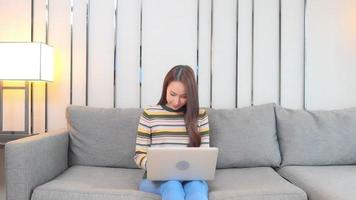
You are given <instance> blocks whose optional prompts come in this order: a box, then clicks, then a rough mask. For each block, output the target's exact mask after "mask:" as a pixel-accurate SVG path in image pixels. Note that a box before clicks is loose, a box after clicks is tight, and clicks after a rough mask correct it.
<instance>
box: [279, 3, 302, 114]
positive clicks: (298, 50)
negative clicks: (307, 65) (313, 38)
mask: <svg viewBox="0 0 356 200" xmlns="http://www.w3.org/2000/svg"><path fill="white" fill-rule="evenodd" d="M281 28H282V35H281V42H282V44H281V46H282V51H281V105H282V106H284V107H288V108H296V109H302V108H303V106H304V62H303V59H304V58H303V57H304V0H283V1H282V26H281Z"/></svg>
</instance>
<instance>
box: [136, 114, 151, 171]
mask: <svg viewBox="0 0 356 200" xmlns="http://www.w3.org/2000/svg"><path fill="white" fill-rule="evenodd" d="M149 146H151V119H150V116H149V115H148V114H147V110H144V111H143V113H142V115H141V117H140V121H139V123H138V128H137V137H136V150H135V156H134V160H135V163H136V165H137V166H138V167H140V168H142V169H145V170H146V162H147V148H148V147H149Z"/></svg>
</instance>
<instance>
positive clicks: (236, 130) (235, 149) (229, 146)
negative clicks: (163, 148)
mask: <svg viewBox="0 0 356 200" xmlns="http://www.w3.org/2000/svg"><path fill="white" fill-rule="evenodd" d="M274 107H275V104H265V105H259V106H253V107H246V108H239V109H211V110H209V125H210V146H214V147H218V148H219V156H218V162H217V167H218V168H231V167H262V166H273V167H277V166H279V165H280V162H281V156H280V152H279V145H278V141H277V135H276V121H275V114H274Z"/></svg>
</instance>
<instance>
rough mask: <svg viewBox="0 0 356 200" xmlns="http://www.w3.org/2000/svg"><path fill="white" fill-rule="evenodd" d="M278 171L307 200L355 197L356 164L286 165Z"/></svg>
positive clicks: (351, 199)
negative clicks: (302, 192) (304, 194)
mask: <svg viewBox="0 0 356 200" xmlns="http://www.w3.org/2000/svg"><path fill="white" fill-rule="evenodd" d="M278 172H279V173H280V174H281V175H282V176H283V177H285V178H286V179H288V180H289V181H291V182H292V183H293V184H295V185H297V186H298V187H300V188H302V189H303V190H304V191H305V192H306V193H307V195H308V198H309V200H335V199H337V200H354V199H356V166H286V167H283V168H282V169H280V170H279V171H278Z"/></svg>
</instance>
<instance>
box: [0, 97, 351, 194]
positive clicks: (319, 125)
mask: <svg viewBox="0 0 356 200" xmlns="http://www.w3.org/2000/svg"><path fill="white" fill-rule="evenodd" d="M141 112H142V110H141V109H103V108H90V107H80V106H70V107H68V109H67V121H68V129H67V130H63V131H58V132H53V133H46V134H40V135H37V136H32V137H28V138H24V139H20V140H16V141H13V142H10V143H7V144H6V146H5V170H6V172H5V173H6V186H7V188H6V191H7V200H29V199H32V200H94V199H99V200H101V199H103V200H136V199H142V200H146V199H147V200H148V199H157V200H159V199H160V197H159V196H157V195H154V194H149V193H144V192H141V191H138V190H137V185H138V183H139V181H140V179H141V178H142V175H143V171H142V170H140V169H138V168H137V167H136V166H135V164H134V162H133V159H132V157H133V154H134V148H135V138H136V129H137V123H138V119H139V116H140V114H141ZM209 122H210V135H211V138H210V139H211V141H210V143H211V146H216V147H219V157H218V163H217V171H216V176H215V180H213V181H210V182H209V186H210V192H209V199H210V200H307V199H309V200H331V199H333V200H348V199H350V200H351V199H356V165H354V164H356V109H347V110H339V111H316V112H308V111H302V110H290V109H285V108H281V107H276V106H275V105H274V104H266V105H260V106H254V107H247V108H240V109H211V110H209Z"/></svg>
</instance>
